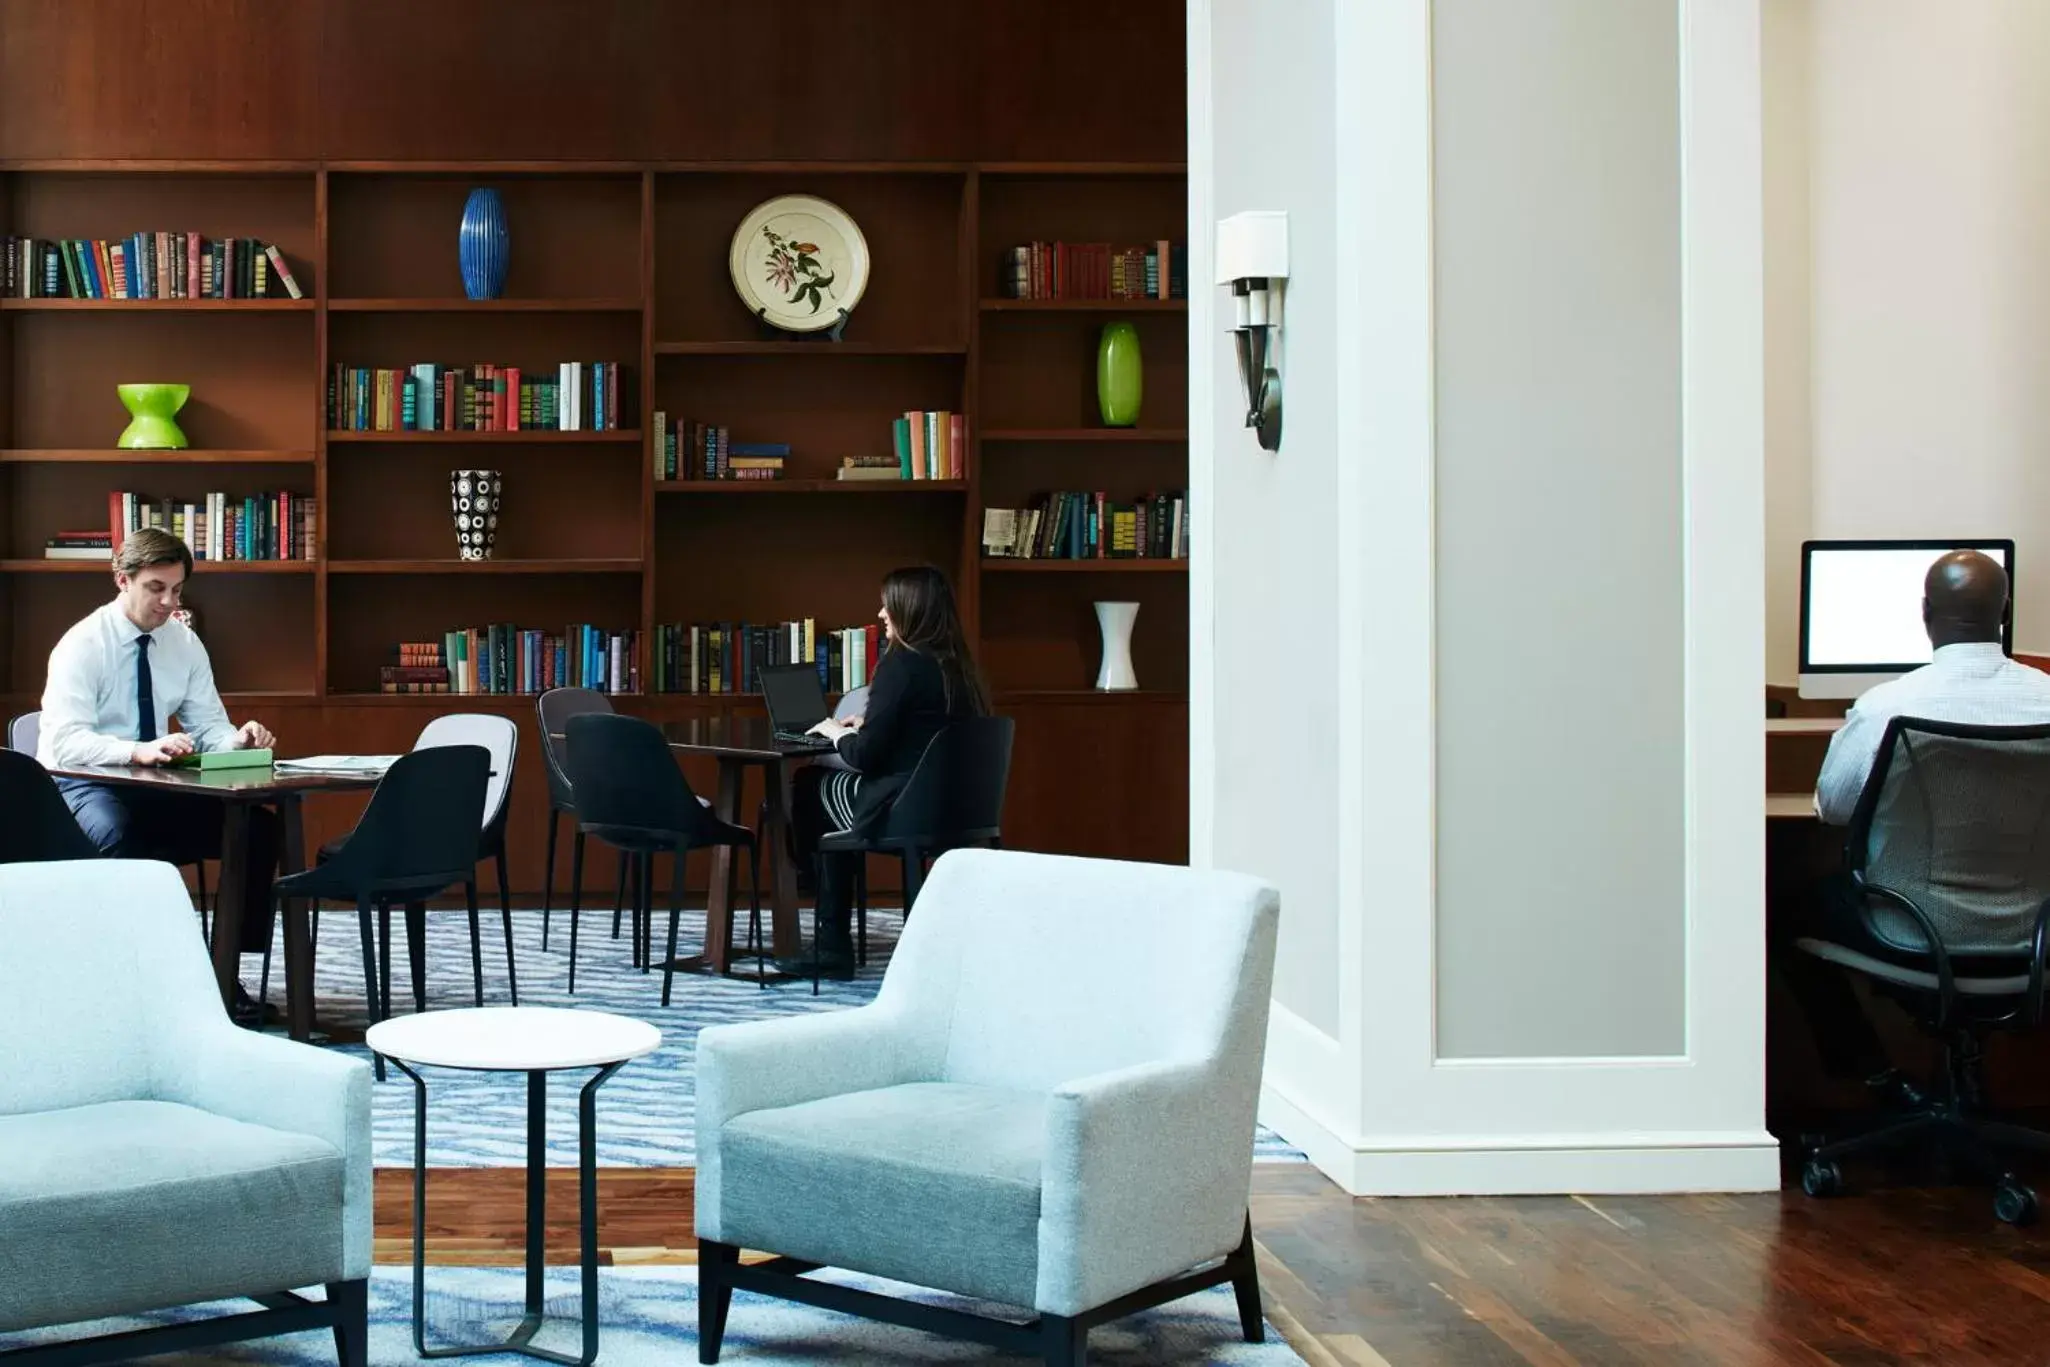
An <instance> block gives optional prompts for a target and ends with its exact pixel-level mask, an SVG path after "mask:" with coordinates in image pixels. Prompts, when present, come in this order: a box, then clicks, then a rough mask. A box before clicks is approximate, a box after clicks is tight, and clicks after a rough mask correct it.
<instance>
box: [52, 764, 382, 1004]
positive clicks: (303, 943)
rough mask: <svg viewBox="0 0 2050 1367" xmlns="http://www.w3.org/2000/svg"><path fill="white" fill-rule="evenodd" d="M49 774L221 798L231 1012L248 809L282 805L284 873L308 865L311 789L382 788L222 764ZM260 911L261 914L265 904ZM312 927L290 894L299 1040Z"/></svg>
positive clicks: (290, 974)
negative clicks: (303, 801) (304, 807)
mask: <svg viewBox="0 0 2050 1367" xmlns="http://www.w3.org/2000/svg"><path fill="white" fill-rule="evenodd" d="M50 772H51V774H52V775H53V776H55V777H57V778H75V779H84V780H86V781H87V782H90V783H106V784H111V785H114V786H117V787H128V788H156V789H159V790H161V791H165V792H177V793H191V794H194V795H195V796H199V797H210V798H213V799H215V800H216V801H218V802H220V804H221V808H222V810H221V877H220V881H219V883H218V884H217V886H216V890H215V892H214V943H213V955H214V982H215V985H216V986H218V987H219V988H220V992H221V1004H222V1005H223V1006H224V1007H227V1008H228V1009H229V1010H231V1011H232V1010H233V1009H234V1005H235V984H236V980H237V978H238V977H239V975H240V970H241V959H242V922H243V918H244V917H245V916H247V915H249V914H250V910H251V908H250V906H249V888H248V886H247V884H248V870H249V809H250V808H251V807H257V806H265V805H268V806H274V807H276V808H277V809H278V823H279V825H280V826H281V827H282V828H283V829H282V836H283V840H282V842H281V844H280V847H279V850H278V872H279V873H280V874H287V873H297V872H298V871H299V870H301V869H303V868H305V867H306V822H305V816H304V814H303V813H302V812H301V811H300V804H299V800H300V798H301V797H303V796H304V795H305V794H307V793H324V792H337V791H344V790H349V789H357V788H374V787H376V786H377V779H376V778H375V777H374V776H372V777H364V776H361V775H356V774H278V773H275V772H273V771H272V770H270V769H266V768H251V769H219V770H215V771H213V772H211V773H207V772H203V771H201V770H198V769H178V768H169V767H165V768H151V767H145V766H142V765H125V764H105V765H102V764H89V765H80V766H78V767H76V768H70V769H52V770H51V771H50ZM256 910H257V911H258V913H259V914H261V913H262V911H264V910H265V909H264V908H257V909H256ZM309 929H310V924H309V921H308V919H307V913H306V903H305V902H304V901H302V900H298V899H288V900H287V901H286V903H285V1007H286V1012H287V1016H288V1019H289V1023H290V1027H291V1032H292V1038H293V1039H296V1040H304V1039H308V1038H310V1037H311V1035H312V1033H313V956H312V954H311V953H310V952H309V951H310V949H311V943H310V941H311V937H310V935H309V933H308V932H309Z"/></svg>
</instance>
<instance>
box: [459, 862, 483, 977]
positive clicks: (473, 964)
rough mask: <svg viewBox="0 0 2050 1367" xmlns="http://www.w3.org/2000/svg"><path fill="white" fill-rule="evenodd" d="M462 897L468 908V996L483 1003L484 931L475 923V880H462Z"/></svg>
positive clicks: (472, 878)
mask: <svg viewBox="0 0 2050 1367" xmlns="http://www.w3.org/2000/svg"><path fill="white" fill-rule="evenodd" d="M463 897H464V899H465V900H466V902H467V903H468V905H469V908H470V984H471V986H470V998H471V1000H472V1001H473V1002H474V1003H475V1004H476V1005H478V1006H482V1005H484V932H483V930H482V928H481V927H480V926H479V925H478V923H477V880H476V879H475V878H474V877H471V878H465V879H464V880H463Z"/></svg>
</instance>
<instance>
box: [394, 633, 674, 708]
mask: <svg viewBox="0 0 2050 1367" xmlns="http://www.w3.org/2000/svg"><path fill="white" fill-rule="evenodd" d="M639 637H640V633H639V632H638V631H607V630H605V629H604V628H602V627H595V626H592V625H591V624H590V623H588V622H575V623H572V624H571V625H570V626H568V627H566V628H565V629H564V630H562V631H561V632H559V633H558V632H549V631H542V630H538V629H533V628H523V627H517V626H513V625H511V624H509V623H496V624H493V625H491V626H482V627H463V628H459V629H457V630H455V631H447V632H443V633H442V637H441V639H440V640H439V641H406V642H402V643H400V645H399V647H398V649H397V651H396V652H395V654H396V656H397V663H396V664H387V665H383V666H380V667H379V669H378V672H377V675H378V677H377V683H378V689H379V691H380V692H384V693H544V692H546V691H547V690H549V689H551V688H592V689H596V690H598V691H599V692H601V693H638V692H639V691H640V688H641V672H640V649H639V646H640V641H639Z"/></svg>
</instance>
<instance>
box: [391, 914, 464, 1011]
mask: <svg viewBox="0 0 2050 1367" xmlns="http://www.w3.org/2000/svg"><path fill="white" fill-rule="evenodd" d="M470 928H471V929H472V930H475V929H476V928H477V923H476V922H475V921H472V922H471V923H470ZM406 967H407V969H408V970H409V971H410V973H411V976H412V979H413V1009H414V1010H415V1011H425V1010H426V1009H427V904H426V903H425V902H408V903H406Z"/></svg>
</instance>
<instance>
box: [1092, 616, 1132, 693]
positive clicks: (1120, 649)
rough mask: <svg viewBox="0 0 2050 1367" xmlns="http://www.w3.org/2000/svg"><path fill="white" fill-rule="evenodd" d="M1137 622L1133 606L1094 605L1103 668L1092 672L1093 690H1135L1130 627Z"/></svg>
mask: <svg viewBox="0 0 2050 1367" xmlns="http://www.w3.org/2000/svg"><path fill="white" fill-rule="evenodd" d="M1138 618H1139V605H1138V604H1137V603H1098V604H1097V605H1096V625H1097V628H1098V629H1099V630H1101V631H1102V632H1103V667H1102V668H1101V669H1099V670H1097V671H1096V686H1097V687H1098V688H1102V689H1107V690H1108V689H1124V688H1137V687H1138V686H1139V679H1138V676H1137V675H1135V674H1134V673H1132V623H1133V622H1135V621H1137V620H1138Z"/></svg>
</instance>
